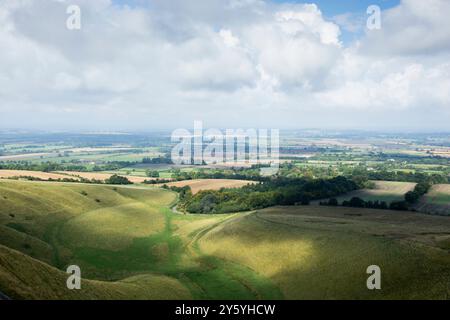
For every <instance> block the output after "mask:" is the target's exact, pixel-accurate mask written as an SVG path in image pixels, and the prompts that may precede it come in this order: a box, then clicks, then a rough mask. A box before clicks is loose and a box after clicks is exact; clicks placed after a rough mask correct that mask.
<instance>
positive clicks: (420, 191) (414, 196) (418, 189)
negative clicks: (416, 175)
mask: <svg viewBox="0 0 450 320" xmlns="http://www.w3.org/2000/svg"><path fill="white" fill-rule="evenodd" d="M430 188H431V184H430V183H429V182H419V183H418V184H416V186H415V188H414V190H413V191H408V192H407V193H405V201H406V202H407V203H409V204H414V203H416V202H417V201H419V199H420V197H421V196H423V195H424V194H426V193H427V192H428V190H430Z"/></svg>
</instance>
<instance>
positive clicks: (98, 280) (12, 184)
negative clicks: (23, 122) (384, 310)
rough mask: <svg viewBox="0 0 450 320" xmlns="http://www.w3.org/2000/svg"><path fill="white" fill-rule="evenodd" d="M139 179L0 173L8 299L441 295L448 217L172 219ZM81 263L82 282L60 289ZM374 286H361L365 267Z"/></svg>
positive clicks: (317, 210) (289, 213)
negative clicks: (3, 176)
mask: <svg viewBox="0 0 450 320" xmlns="http://www.w3.org/2000/svg"><path fill="white" fill-rule="evenodd" d="M175 199H176V195H175V194H174V193H172V192H170V191H167V190H162V189H156V188H147V187H136V186H131V187H114V186H105V185H86V184H73V183H72V184H64V183H47V182H28V181H9V180H5V181H2V180H0V291H1V292H4V293H5V294H7V295H8V296H10V297H12V298H15V299H100V298H101V299H122V298H126V299H165V298H170V299H178V298H193V299H283V298H288V299H302V298H318V299H334V298H348V299H358V298H364V299H372V298H383V299H390V298H400V299H402V298H443V299H445V298H447V297H448V294H449V293H448V288H447V284H448V282H449V277H450V267H449V266H450V258H449V253H448V252H449V251H448V250H449V248H450V247H449V243H450V242H449V241H450V219H448V218H447V217H433V216H427V215H419V214H414V213H411V212H406V213H403V212H391V211H387V210H370V209H353V208H342V207H339V208H329V207H320V206H309V207H277V208H270V209H265V210H260V211H257V212H251V213H241V214H227V215H181V214H176V213H173V212H172V211H171V210H170V209H169V208H170V206H171V205H172V203H173V202H174V201H175ZM72 264H75V265H79V266H80V267H81V270H82V276H83V279H85V280H84V282H83V283H82V290H80V291H69V290H67V289H66V285H65V284H66V279H67V274H66V273H65V272H64V271H65V269H66V267H67V266H68V265H72ZM371 264H377V265H379V266H380V267H381V270H382V290H381V291H376V292H374V291H369V290H368V289H367V288H366V279H367V274H366V268H367V266H369V265H371Z"/></svg>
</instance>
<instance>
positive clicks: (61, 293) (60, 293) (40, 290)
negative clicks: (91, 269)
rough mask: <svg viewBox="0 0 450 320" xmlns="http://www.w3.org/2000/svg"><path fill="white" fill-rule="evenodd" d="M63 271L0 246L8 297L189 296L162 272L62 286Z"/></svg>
mask: <svg viewBox="0 0 450 320" xmlns="http://www.w3.org/2000/svg"><path fill="white" fill-rule="evenodd" d="M66 280H67V274H65V273H64V272H62V271H60V270H58V269H56V268H54V267H51V266H49V265H47V264H45V263H43V262H41V261H38V260H35V259H33V258H30V257H28V256H26V255H24V254H21V253H19V252H17V251H14V250H11V249H8V248H7V247H4V246H1V245H0V288H1V289H2V291H3V292H4V293H6V294H7V295H8V296H9V297H10V298H12V299H52V300H54V299H61V300H68V299H71V300H72V299H73V300H75V299H83V300H85V299H189V298H190V297H191V295H190V293H189V291H188V290H187V289H186V288H185V287H184V286H183V285H182V284H181V283H180V282H179V281H178V280H175V279H173V278H170V277H166V276H163V275H150V274H147V275H140V276H135V277H130V278H127V279H124V280H121V281H118V282H104V281H93V280H82V283H81V290H69V289H67V287H66Z"/></svg>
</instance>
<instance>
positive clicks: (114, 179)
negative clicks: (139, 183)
mask: <svg viewBox="0 0 450 320" xmlns="http://www.w3.org/2000/svg"><path fill="white" fill-rule="evenodd" d="M105 183H106V184H118V185H120V184H123V185H125V184H133V182H131V181H130V180H128V179H127V178H126V177H122V176H119V175H117V174H114V175H112V176H111V177H109V178H108V179H106V180H105Z"/></svg>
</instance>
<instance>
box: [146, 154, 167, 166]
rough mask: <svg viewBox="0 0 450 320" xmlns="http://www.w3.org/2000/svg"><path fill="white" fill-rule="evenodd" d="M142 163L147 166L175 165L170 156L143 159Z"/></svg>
mask: <svg viewBox="0 0 450 320" xmlns="http://www.w3.org/2000/svg"><path fill="white" fill-rule="evenodd" d="M142 163H145V164H173V162H172V159H171V157H170V154H166V155H164V156H159V157H156V158H151V157H145V158H143V159H142Z"/></svg>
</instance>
